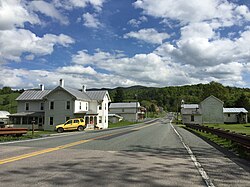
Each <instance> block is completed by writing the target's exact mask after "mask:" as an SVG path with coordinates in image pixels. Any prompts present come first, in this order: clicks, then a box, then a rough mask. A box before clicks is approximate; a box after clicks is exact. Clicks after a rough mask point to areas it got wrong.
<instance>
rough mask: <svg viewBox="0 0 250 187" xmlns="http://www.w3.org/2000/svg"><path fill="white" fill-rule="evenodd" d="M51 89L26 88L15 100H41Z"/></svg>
mask: <svg viewBox="0 0 250 187" xmlns="http://www.w3.org/2000/svg"><path fill="white" fill-rule="evenodd" d="M50 92H51V90H26V91H24V92H23V93H22V94H21V95H19V96H18V97H17V98H16V100H17V101H26V100H42V99H43V97H44V96H46V95H47V94H48V93H50Z"/></svg>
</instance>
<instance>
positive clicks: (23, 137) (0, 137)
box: [0, 131, 56, 142]
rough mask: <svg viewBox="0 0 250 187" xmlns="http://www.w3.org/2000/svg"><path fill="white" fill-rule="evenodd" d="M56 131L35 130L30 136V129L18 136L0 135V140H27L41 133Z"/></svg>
mask: <svg viewBox="0 0 250 187" xmlns="http://www.w3.org/2000/svg"><path fill="white" fill-rule="evenodd" d="M54 133H56V132H54V131H35V132H34V136H32V131H28V133H27V134H25V135H23V136H20V137H14V136H0V142H8V141H16V140H27V139H32V138H40V137H42V136H43V135H49V134H54Z"/></svg>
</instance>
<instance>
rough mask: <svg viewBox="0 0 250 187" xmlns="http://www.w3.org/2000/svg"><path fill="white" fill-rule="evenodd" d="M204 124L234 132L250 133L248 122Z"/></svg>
mask: <svg viewBox="0 0 250 187" xmlns="http://www.w3.org/2000/svg"><path fill="white" fill-rule="evenodd" d="M206 126H209V127H214V128H221V129H225V130H230V131H234V132H236V133H245V134H247V135H250V123H248V124H206Z"/></svg>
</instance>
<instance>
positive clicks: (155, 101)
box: [0, 82, 250, 113]
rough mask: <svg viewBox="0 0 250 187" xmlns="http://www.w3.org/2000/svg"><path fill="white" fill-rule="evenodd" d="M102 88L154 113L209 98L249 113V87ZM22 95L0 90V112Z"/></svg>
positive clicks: (12, 106) (116, 99) (113, 96)
mask: <svg viewBox="0 0 250 187" xmlns="http://www.w3.org/2000/svg"><path fill="white" fill-rule="evenodd" d="M104 89H105V90H108V91H109V94H110V97H111V100H112V102H122V101H124V102H128V101H136V100H138V101H139V102H140V103H141V105H142V106H145V107H146V108H147V109H148V110H149V111H154V110H155V109H156V108H158V107H162V108H164V109H165V110H166V111H176V110H177V107H178V110H179V109H180V104H181V100H184V102H185V103H197V104H198V103H199V102H201V101H202V100H203V99H205V98H206V97H208V96H210V95H214V96H215V97H217V98H219V99H221V100H222V101H224V107H244V108H246V109H247V110H248V111H250V89H249V88H236V87H228V86H223V85H222V84H219V83H216V82H211V83H209V84H197V85H188V86H170V87H164V88H154V87H143V86H132V87H127V88H123V87H118V88H115V89H107V88H103V89H102V90H104ZM91 90H99V89H91ZM22 92H23V90H19V91H13V90H11V89H10V88H9V87H4V88H2V89H0V110H7V111H9V112H11V113H13V112H15V111H16V102H15V98H17V97H18V95H20V93H22Z"/></svg>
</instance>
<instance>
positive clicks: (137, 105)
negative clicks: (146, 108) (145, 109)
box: [109, 102, 140, 108]
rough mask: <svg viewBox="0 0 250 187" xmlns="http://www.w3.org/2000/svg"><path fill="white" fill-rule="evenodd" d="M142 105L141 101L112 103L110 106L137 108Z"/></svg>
mask: <svg viewBox="0 0 250 187" xmlns="http://www.w3.org/2000/svg"><path fill="white" fill-rule="evenodd" d="M136 107H140V103H139V102H131V103H111V104H110V106H109V108H136Z"/></svg>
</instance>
